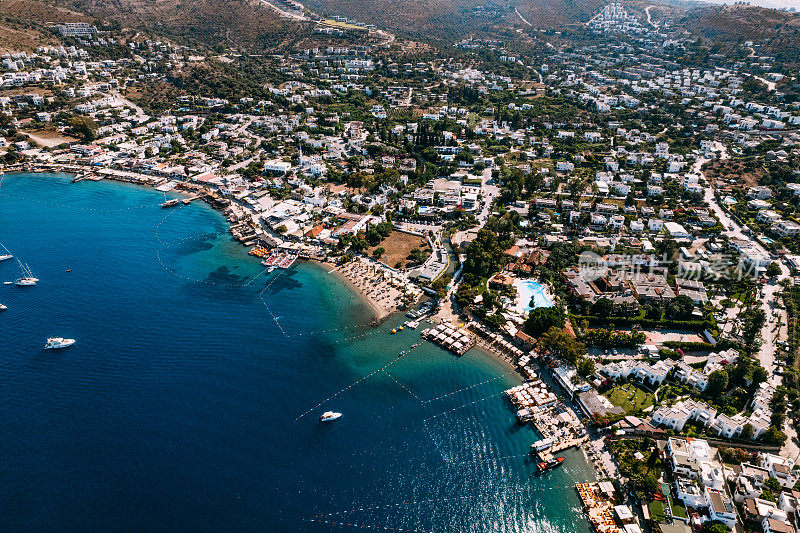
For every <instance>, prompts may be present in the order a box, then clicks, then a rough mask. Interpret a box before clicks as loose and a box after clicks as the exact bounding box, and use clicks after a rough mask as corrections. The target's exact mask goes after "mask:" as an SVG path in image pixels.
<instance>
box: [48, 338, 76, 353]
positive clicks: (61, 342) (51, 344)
mask: <svg viewBox="0 0 800 533" xmlns="http://www.w3.org/2000/svg"><path fill="white" fill-rule="evenodd" d="M73 344H75V339H65V338H63V337H50V338H49V339H47V344H45V345H44V349H45V350H58V349H59V348H67V347H69V346H72V345H73Z"/></svg>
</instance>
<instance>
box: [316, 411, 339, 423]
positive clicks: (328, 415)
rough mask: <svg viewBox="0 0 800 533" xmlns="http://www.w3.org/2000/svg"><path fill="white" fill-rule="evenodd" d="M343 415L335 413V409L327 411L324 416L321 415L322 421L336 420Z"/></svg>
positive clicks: (320, 419)
mask: <svg viewBox="0 0 800 533" xmlns="http://www.w3.org/2000/svg"><path fill="white" fill-rule="evenodd" d="M340 416H342V413H334V412H333V411H325V412H324V413H322V416H321V417H319V421H320V422H330V421H331V420H336V419H337V418H339V417H340Z"/></svg>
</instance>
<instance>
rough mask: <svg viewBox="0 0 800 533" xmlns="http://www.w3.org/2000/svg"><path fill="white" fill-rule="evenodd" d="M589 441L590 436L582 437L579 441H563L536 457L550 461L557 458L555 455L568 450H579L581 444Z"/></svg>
mask: <svg viewBox="0 0 800 533" xmlns="http://www.w3.org/2000/svg"><path fill="white" fill-rule="evenodd" d="M588 440H589V436H588V435H587V436H585V437H581V438H579V439H569V440H562V441H559V442H556V443H555V444H553V445H552V446H551V447H550V448H548V449H546V450H542V451H541V452H537V453H536V455H538V456H539V459H541V460H542V461H545V462H547V461H549V460H551V459H554V458H555V454H557V453H558V452H562V451H564V450H568V449H569V448H578V447H580V445H581V444H583V443H584V442H586V441H588Z"/></svg>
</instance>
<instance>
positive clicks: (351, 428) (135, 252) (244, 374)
mask: <svg viewBox="0 0 800 533" xmlns="http://www.w3.org/2000/svg"><path fill="white" fill-rule="evenodd" d="M161 201H163V195H162V194H161V193H157V192H154V191H150V190H146V189H142V188H139V187H135V186H127V185H122V184H116V183H104V182H100V183H94V182H81V183H78V184H72V183H70V181H69V179H68V178H66V177H64V176H49V175H42V174H34V175H9V176H6V177H5V179H4V181H3V183H2V187H0V243H2V244H3V245H5V246H6V247H7V248H8V249H9V250H10V251H11V252H12V253H13V254H15V255H16V256H17V257H19V258H20V259H21V260H22V261H24V262H25V263H27V264H28V265H29V266H30V268H31V270H32V271H33V274H34V275H35V276H36V277H38V278H40V280H41V281H40V283H39V285H38V286H36V287H31V288H20V287H16V286H13V285H0V303H3V304H5V305H7V306H8V310H7V311H5V312H2V313H0V353H2V357H0V421H1V422H2V423H0V509H1V510H2V512H0V528H2V529H3V530H5V531H52V530H59V531H277V532H283V531H287V532H290V531H311V532H317V531H339V530H341V531H347V530H351V529H367V528H368V529H371V530H376V531H386V530H391V528H395V530H399V529H400V528H402V529H404V530H406V531H441V532H490V531H492V532H493V531H520V532H522V531H533V532H540V531H541V532H557V531H558V532H560V531H577V532H579V533H584V532H587V531H588V530H589V528H588V526H587V525H586V523H585V520H584V519H583V518H582V517H581V513H580V508H579V501H578V499H577V496H576V494H575V492H574V489H573V488H572V486H573V484H574V483H575V482H579V481H586V480H589V479H593V477H592V475H593V474H592V472H591V469H590V467H589V466H588V465H587V464H586V463H585V461H584V459H583V456H582V454H580V453H579V452H568V453H567V462H566V466H565V467H564V468H562V469H559V470H556V471H553V472H550V473H549V474H546V475H545V476H543V477H539V476H538V475H536V473H535V472H536V468H535V466H534V465H533V462H532V461H531V460H530V459H529V458H528V457H527V451H528V448H529V446H530V444H531V442H533V441H534V440H536V439H537V438H538V437H537V435H536V434H535V432H534V431H533V430H532V429H531V428H529V427H523V426H519V425H517V424H516V423H515V419H514V413H513V409H512V408H511V406H510V405H509V404H508V403H507V401H506V400H505V398H504V397H503V395H502V391H503V390H505V389H506V388H509V387H511V386H513V385H515V384H518V383H519V378H518V377H517V376H515V375H514V374H512V373H511V372H510V369H509V368H508V367H506V366H504V365H503V364H502V363H500V362H498V361H496V360H495V359H493V358H491V357H489V356H488V355H486V354H483V353H482V352H479V351H476V350H473V351H471V352H469V353H468V354H467V355H465V356H464V357H461V358H455V357H453V356H452V355H450V354H449V353H447V352H444V351H442V350H440V349H438V348H436V347H434V346H432V345H430V344H427V343H425V344H423V345H422V346H420V347H419V348H418V349H416V350H413V351H412V352H410V353H409V354H408V355H407V356H405V357H403V358H398V357H397V355H398V353H400V352H401V351H402V350H406V349H408V348H409V346H410V345H411V344H412V343H414V342H417V341H418V340H419V339H420V335H419V331H408V330H406V331H404V332H402V333H400V334H398V335H389V334H388V331H389V330H390V329H391V328H392V327H393V326H394V325H397V324H398V323H400V322H401V321H402V318H401V317H398V318H395V319H393V320H390V321H389V322H388V323H386V324H384V325H383V326H382V327H381V328H379V329H378V330H374V329H372V328H369V327H368V326H367V325H366V323H367V322H368V321H369V319H370V312H369V309H368V308H367V307H366V306H365V305H364V304H363V303H362V302H361V301H360V300H359V299H358V298H356V297H355V296H354V295H353V294H352V293H351V292H350V291H349V290H348V288H347V287H346V286H345V285H344V284H343V283H342V282H340V281H339V280H337V279H336V278H335V277H333V276H330V275H328V274H327V273H326V272H325V271H324V270H323V269H321V268H320V267H318V266H316V265H314V264H308V263H298V264H296V266H295V267H293V268H291V269H289V270H288V271H275V272H273V273H267V272H266V271H265V269H264V268H263V267H261V265H260V264H259V263H258V261H257V260H255V259H253V258H251V257H249V256H247V255H246V250H245V249H244V248H243V247H241V246H239V245H238V244H236V243H235V242H233V241H232V240H231V239H230V236H229V235H228V234H227V232H226V223H225V221H224V219H223V218H222V217H221V216H220V215H219V214H218V213H216V212H214V211H213V210H211V209H210V208H209V207H208V206H206V205H205V204H202V203H196V204H193V205H191V206H181V207H177V208H173V209H168V210H164V209H161V208H159V207H158V203H159V202H161ZM67 269H71V272H66V270H67ZM18 276H19V268H18V266H17V265H16V264H15V262H14V261H6V262H4V263H0V281H10V280H13V279H14V278H16V277H18ZM49 336H64V337H73V338H76V339H77V340H78V342H77V344H76V345H75V346H73V347H71V348H69V349H67V350H64V351H60V352H54V351H43V350H42V345H43V343H44V340H45V338H46V337H49ZM328 409H331V410H335V411H340V412H342V413H344V416H343V417H342V418H341V419H339V420H338V421H336V422H334V423H330V424H321V423H319V422H317V420H316V419H317V417H318V416H319V414H320V413H321V412H323V411H325V410H328Z"/></svg>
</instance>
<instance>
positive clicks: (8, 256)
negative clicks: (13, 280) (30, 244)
mask: <svg viewBox="0 0 800 533" xmlns="http://www.w3.org/2000/svg"><path fill="white" fill-rule="evenodd" d="M9 259H14V256H13V255H11V254H3V255H0V261H8V260H9Z"/></svg>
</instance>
